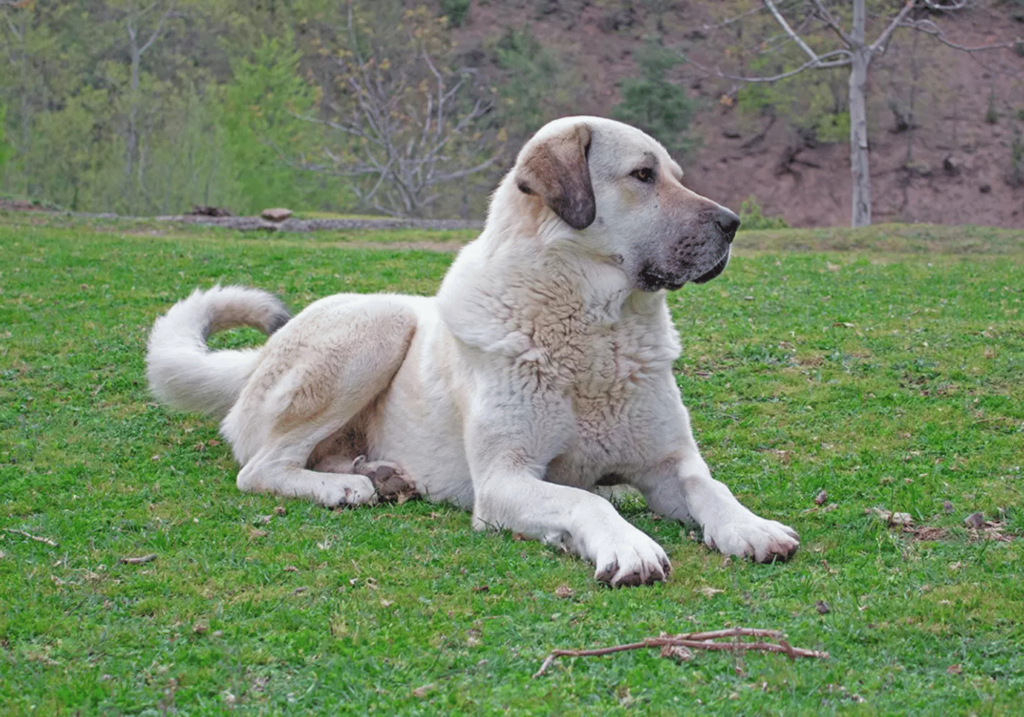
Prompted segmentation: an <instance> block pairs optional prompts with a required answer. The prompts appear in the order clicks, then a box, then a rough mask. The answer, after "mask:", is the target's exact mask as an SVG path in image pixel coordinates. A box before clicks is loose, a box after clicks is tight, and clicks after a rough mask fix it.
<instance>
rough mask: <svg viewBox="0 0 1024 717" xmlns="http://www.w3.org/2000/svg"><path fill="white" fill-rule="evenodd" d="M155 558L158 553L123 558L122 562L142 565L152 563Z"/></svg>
mask: <svg viewBox="0 0 1024 717" xmlns="http://www.w3.org/2000/svg"><path fill="white" fill-rule="evenodd" d="M154 560H156V553H150V554H149V555H143V556H141V557H138V558H121V562H122V563H127V564H128V565H142V564H143V563H151V562H153V561H154Z"/></svg>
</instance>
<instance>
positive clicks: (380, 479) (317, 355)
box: [147, 117, 799, 585]
mask: <svg viewBox="0 0 1024 717" xmlns="http://www.w3.org/2000/svg"><path fill="white" fill-rule="evenodd" d="M681 177H682V171H681V170H680V168H679V165H677V164H676V163H675V162H674V161H673V160H672V159H671V158H670V157H669V155H668V153H667V152H666V151H665V149H664V148H663V147H662V146H661V145H660V144H658V142H656V141H655V140H653V139H652V138H650V137H649V136H647V135H646V134H644V133H643V132H641V131H639V130H637V129H634V128H632V127H629V126H626V125H623V124H620V123H618V122H613V121H611V120H607V119H600V118H596V117H569V118H564V119H559V120H556V121H554V122H551V123H550V124H548V125H546V126H545V127H543V128H542V129H541V130H540V131H539V132H538V133H537V135H536V136H534V137H533V138H532V139H531V140H530V141H529V142H528V143H527V144H526V146H525V147H524V148H523V149H522V151H521V152H520V154H519V157H518V159H517V161H516V164H515V167H514V168H513V169H512V171H511V172H510V173H509V175H508V176H507V177H505V179H504V181H502V183H501V185H500V186H499V187H498V189H497V191H496V192H495V194H494V197H493V199H492V202H491V207H490V212H489V215H488V218H487V223H486V226H485V228H484V231H483V233H482V234H481V235H480V237H479V238H478V239H476V240H475V241H473V242H472V243H470V244H469V245H467V246H466V247H465V248H464V249H463V250H462V252H461V253H460V254H459V256H458V258H457V259H456V260H455V263H454V264H453V265H452V267H451V269H450V270H449V271H448V274H447V276H446V277H445V279H444V282H443V284H442V285H441V289H440V291H439V292H438V294H437V296H436V297H434V298H422V297H412V296H400V295H358V294H341V295H337V296H331V297H328V298H325V299H321V300H320V301H317V302H315V303H313V304H312V305H310V306H309V307H308V308H306V309H305V310H304V311H303V312H302V313H300V314H299V315H298V316H296V317H295V318H293V319H289V316H288V313H287V312H286V310H285V309H284V307H283V306H282V304H281V303H280V302H279V301H278V300H277V299H276V298H274V297H273V296H271V295H269V294H266V293H264V292H262V291H257V290H254V289H245V288H239V287H225V288H219V287H218V288H214V289H211V290H209V291H196V292H195V293H193V294H192V296H190V297H189V298H187V299H185V300H184V301H181V302H179V303H178V304H176V305H175V306H174V307H173V308H171V310H170V311H169V312H168V313H167V315H166V316H164V317H161V318H160V319H158V320H157V322H156V325H155V326H154V327H153V332H152V335H151V336H150V340H149V352H148V356H147V362H148V375H149V381H150V384H151V386H152V389H153V392H154V393H155V395H156V396H157V397H159V398H160V399H161V400H163V401H165V402H166V403H168V404H170V405H171V406H174V407H177V408H181V409H185V410H192V411H203V412H206V413H210V414H213V415H216V416H218V417H223V423H222V424H221V430H222V432H223V434H224V436H225V438H226V439H227V440H228V441H229V442H230V443H231V446H232V449H233V450H234V455H235V458H237V460H238V463H239V464H240V465H241V470H240V471H239V473H238V487H239V488H240V489H241V490H243V491H260V492H266V493H274V494H277V495H282V496H294V497H298V498H306V499H308V500H312V501H316V502H317V503H320V504H322V505H325V506H338V505H357V504H362V503H372V502H374V501H376V500H378V499H380V498H388V497H394V496H395V494H396V493H402V492H404V491H407V490H409V489H411V488H412V486H414V490H415V492H418V493H419V494H421V495H422V496H424V497H426V498H428V499H430V500H437V501H452V502H455V503H457V504H458V505H460V506H462V507H464V508H466V509H471V510H472V511H473V525H474V527H476V528H478V529H481V528H498V529H508V530H512V531H516V532H519V533H523V534H525V535H527V536H530V537H533V538H537V539H540V540H543V541H545V542H547V543H553V544H556V545H560V546H563V547H564V548H566V549H567V550H571V551H573V552H575V553H578V554H579V555H580V556H582V557H583V558H585V559H587V560H589V561H591V562H593V563H594V564H595V565H596V566H597V571H596V577H597V579H598V580H601V581H604V582H606V583H609V584H611V585H638V584H643V583H651V582H655V581H660V580H665V579H666V577H667V576H668V573H669V570H670V564H669V560H668V557H667V556H666V554H665V551H664V550H662V548H661V547H660V546H659V545H658V544H657V543H655V542H654V541H653V540H652V539H651V538H650V537H648V536H647V535H646V534H644V533H643V532H641V531H640V530H638V529H637V528H635V527H633V526H632V525H631V524H630V523H628V522H627V521H626V520H625V519H624V518H622V517H621V516H620V515H619V514H618V512H616V510H615V509H614V507H613V506H612V505H611V504H610V503H609V502H608V501H607V500H605V499H604V498H601V497H599V496H598V495H595V494H594V493H591V492H589V491H590V489H592V488H594V487H595V486H598V485H613V484H619V483H627V484H630V485H632V486H635V487H636V488H638V489H639V490H640V491H641V493H643V495H644V496H645V498H646V499H647V504H648V506H649V507H650V508H651V510H653V511H656V512H657V513H660V514H661V515H664V516H666V517H668V518H672V519H675V520H680V521H684V522H686V523H696V524H697V525H699V526H701V528H702V529H703V532H704V542H705V543H707V544H708V545H709V546H711V547H712V548H717V549H718V550H720V551H722V552H723V553H726V554H729V555H739V556H746V557H752V558H754V559H755V560H758V561H771V560H775V559H786V558H789V557H790V556H791V555H792V554H793V553H794V552H795V551H796V549H797V547H798V545H799V539H798V536H797V534H796V533H795V532H794V531H793V530H791V529H790V528H788V527H786V526H784V525H782V524H780V523H777V522H775V521H771V520H765V519H763V518H759V517H758V516H756V515H754V514H753V513H752V512H751V511H749V510H747V509H746V508H744V507H743V506H742V505H740V503H739V502H738V501H737V500H736V498H734V497H733V495H732V493H731V492H730V491H729V489H728V488H726V487H725V486H724V485H723V484H722V483H719V482H718V481H716V480H714V479H712V477H711V473H710V471H709V470H708V467H707V464H705V462H704V460H703V459H702V458H701V456H700V453H699V452H698V450H697V445H696V443H695V442H694V439H693V435H692V433H691V431H690V420H689V416H688V414H687V411H686V409H685V408H684V407H683V404H682V401H681V400H680V397H679V391H678V389H677V387H676V384H675V380H674V379H673V377H672V362H673V361H674V360H675V359H676V357H677V356H678V355H679V351H680V346H679V337H678V334H677V333H676V329H675V328H674V326H673V324H672V320H671V318H670V317H669V312H668V309H667V306H666V301H665V292H666V290H674V289H679V288H680V287H682V286H683V285H684V284H686V283H688V282H693V283H702V282H705V281H708V280H710V279H712V278H714V277H715V276H717V275H718V274H720V273H721V272H722V270H723V269H724V268H725V265H726V263H727V262H728V260H729V247H730V243H731V242H732V239H733V236H734V235H735V233H736V229H737V227H738V226H739V223H740V222H739V219H738V218H737V216H736V215H735V214H733V213H732V212H730V211H729V210H728V209H725V208H724V207H722V206H720V205H718V204H716V203H715V202H712V201H710V200H709V199H705V198H704V197H701V196H699V195H697V194H695V193H693V192H691V191H690V190H688V189H686V188H685V187H684V186H683V185H682V184H681V183H680V179H681ZM240 325H246V326H254V327H256V328H258V329H261V330H262V331H264V332H265V333H267V334H268V335H270V338H269V339H268V340H267V342H266V344H265V345H264V346H263V347H262V348H261V349H259V350H245V351H234V350H224V351H214V352H211V351H209V350H208V349H207V346H206V337H207V336H208V335H209V334H210V333H211V332H214V331H218V330H222V329H226V328H230V327H233V326H240ZM410 483H411V485H410Z"/></svg>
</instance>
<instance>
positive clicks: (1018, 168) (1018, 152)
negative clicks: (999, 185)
mask: <svg viewBox="0 0 1024 717" xmlns="http://www.w3.org/2000/svg"><path fill="white" fill-rule="evenodd" d="M1006 183H1007V184H1009V185H1010V186H1011V187H1024V136H1022V134H1021V131H1020V129H1019V128H1017V127H1014V130H1013V138H1012V139H1011V140H1010V171H1009V172H1008V173H1007V175H1006Z"/></svg>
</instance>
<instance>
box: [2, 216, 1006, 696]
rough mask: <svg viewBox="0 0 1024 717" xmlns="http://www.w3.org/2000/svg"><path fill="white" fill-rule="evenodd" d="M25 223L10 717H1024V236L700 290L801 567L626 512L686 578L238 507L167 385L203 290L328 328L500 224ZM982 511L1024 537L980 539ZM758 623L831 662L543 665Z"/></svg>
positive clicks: (413, 284) (712, 345) (224, 455)
mask: <svg viewBox="0 0 1024 717" xmlns="http://www.w3.org/2000/svg"><path fill="white" fill-rule="evenodd" d="M0 223H2V225H0V291H2V293H0V713H3V714H25V713H29V712H32V711H35V712H36V713H38V714H59V713H63V714H72V713H81V714H163V713H167V712H171V711H176V712H177V713H180V714H216V713H220V712H225V713H226V712H239V713H244V714H303V713H312V714H339V713H344V714H349V713H351V714H365V713H371V712H372V713H381V714H394V713H400V714H424V715H436V714H449V713H450V714H473V715H475V714H492V713H505V712H506V711H507V712H511V713H513V714H523V713H535V714H557V713H564V714H574V715H575V714H579V715H593V714H624V713H627V712H630V711H638V712H641V713H650V714H681V713H707V714H724V713H735V714H755V713H785V714H814V715H817V714H823V713H825V714H827V713H846V712H856V713H865V714H894V713H904V714H940V713H948V714H968V713H976V714H1016V713H1018V712H1019V709H1020V704H1022V701H1024V653H1022V650H1021V645H1022V644H1024V575H1022V573H1024V569H1022V566H1024V549H1022V540H1021V537H1020V536H1021V535H1022V534H1024V514H1022V509H1021V503H1022V493H1024V391H1022V390H1021V386H1022V385H1024V291H1022V289H1024V284H1022V282H1021V277H1022V276H1024V240H1022V237H1021V235H1020V233H1013V232H1008V231H997V230H989V229H976V228H958V229H951V228H941V227H875V228H872V229H869V230H863V231H860V232H851V231H849V230H813V231H794V230H789V231H775V232H768V231H766V232H750V233H746V234H741V235H740V237H739V239H738V240H737V246H738V248H739V250H738V255H737V256H736V258H735V259H734V261H733V263H732V265H731V266H730V267H729V269H728V270H727V271H726V272H725V274H723V275H722V277H720V278H719V279H716V280H715V281H714V282H712V283H710V284H707V285H705V286H690V287H686V288H685V289H683V290H682V291H680V292H677V293H676V294H674V295H673V296H672V298H671V304H672V309H673V312H674V314H675V317H676V320H677V325H678V326H679V329H680V331H681V334H682V339H683V346H684V353H683V357H682V358H681V359H680V361H679V363H678V367H677V368H678V381H679V385H680V388H681V390H682V392H683V395H684V398H685V400H686V402H687V404H688V405H689V407H690V409H691V412H692V415H693V422H694V427H695V431H696V434H697V438H698V441H699V442H700V444H701V446H702V449H703V451H704V454H705V457H706V459H707V461H708V463H709V464H710V465H711V467H712V471H713V472H714V473H715V474H716V475H717V477H719V478H720V479H722V480H724V481H725V482H726V483H728V484H729V485H730V486H731V487H732V489H733V491H734V492H736V493H737V495H738V496H739V497H740V498H741V500H743V501H744V502H745V503H746V504H747V505H748V506H750V507H751V508H753V509H754V510H756V511H758V512H760V513H762V514H765V515H768V516H771V517H774V518H777V519H779V520H782V521H784V522H786V523H788V524H790V525H793V526H794V527H795V528H797V529H798V530H799V531H800V533H801V535H802V538H803V544H802V548H801V550H800V552H799V553H798V554H797V556H796V557H795V558H794V559H793V561H792V562H790V563H788V564H785V565H754V564H750V563H747V562H743V561H738V560H730V561H727V560H724V559H723V558H722V556H720V555H718V554H716V553H713V552H711V551H709V550H708V549H706V548H705V547H704V546H703V545H702V544H700V543H698V542H695V538H698V537H699V536H695V535H692V534H691V533H690V531H689V530H686V529H681V528H680V527H679V526H678V525H674V524H671V523H669V522H667V521H659V520H656V519H655V518H654V517H653V516H651V515H650V514H649V513H647V512H646V511H645V510H644V508H643V505H642V504H641V503H640V501H639V500H627V502H626V503H625V505H624V506H623V512H624V513H625V514H626V515H627V516H628V517H629V518H630V520H632V521H633V522H634V523H635V524H637V525H638V526H639V527H641V528H642V529H643V530H645V531H648V532H649V533H650V534H652V535H653V536H654V537H655V538H656V539H657V540H659V541H660V542H661V543H662V545H664V546H665V547H666V549H667V550H668V552H669V554H670V556H671V558H672V561H673V564H674V566H675V571H674V573H673V575H672V578H671V580H670V581H669V582H668V583H667V584H662V585H657V586H654V587H649V588H639V589H624V590H609V589H606V588H602V587H601V586H600V585H598V584H597V583H596V582H595V581H594V580H593V578H592V573H593V568H592V567H591V566H589V565H586V564H583V563H582V562H580V561H579V560H577V559H574V558H572V557H569V556H565V555H562V554H559V553H557V552H555V551H554V550H552V549H550V548H547V547H545V546H542V545H540V544H538V543H534V542H521V541H517V540H514V539H513V538H512V537H511V536H510V535H507V534H498V535H495V534H478V533H474V532H473V531H472V530H471V529H470V521H469V515H468V514H466V513H463V512H460V511H457V510H454V509H452V508H450V507H446V506H437V505H429V504H425V503H408V504H405V505H402V506H380V507H375V508H369V509H359V510H352V511H342V512H329V511H326V510H323V509H320V508H317V507H315V506H312V505H308V504H305V503H301V502H288V501H280V500H275V499H273V498H270V497H266V496H251V495H243V494H240V493H238V492H237V491H236V489H235V486H234V474H235V466H234V465H233V462H232V460H231V457H230V453H229V450H228V448H227V447H226V446H225V445H223V444H222V443H221V442H220V441H219V437H218V434H217V430H216V425H215V423H214V422H213V421H211V420H209V419H206V418H203V417H199V416H191V415H180V414H174V413H170V412H168V411H166V410H164V409H163V408H161V407H158V406H156V405H155V404H154V403H153V402H152V399H151V398H150V397H149V396H148V395H147V390H146V384H145V377H144V367H143V354H144V347H145V341H146V335H147V332H148V330H149V327H150V325H151V324H152V321H153V319H154V318H155V317H156V316H157V315H158V314H160V313H161V312H163V311H165V310H166V309H167V308H168V307H169V306H170V305H171V303H173V302H174V301H175V300H177V299H178V298H181V297H184V296H185V295H187V293H188V292H189V291H191V289H192V288H193V287H195V286H209V285H211V284H213V283H216V282H221V283H228V282H240V283H246V284H252V285H256V286H260V287H264V288H267V289H270V290H272V291H275V292H279V293H280V294H281V295H282V296H283V297H284V298H285V300H286V301H287V302H288V303H289V305H290V306H292V307H293V308H295V309H298V308H301V307H302V306H304V305H305V304H307V303H308V302H310V301H311V300H313V299H315V298H318V297H320V296H324V295H327V294H330V293H334V292H336V291H341V290H348V291H366V292H370V291H402V292H408V293H419V294H430V293H432V292H433V291H434V290H435V288H436V287H437V285H438V282H439V281H440V279H441V277H442V276H443V273H444V271H445V269H446V267H447V266H448V264H449V263H450V261H451V255H450V254H445V253H438V252H430V251H424V250H417V249H416V248H415V247H416V246H417V245H419V244H422V246H434V245H437V244H439V243H444V242H448V241H452V240H465V239H466V238H468V236H469V234H467V233H434V232H431V233H424V232H417V231H412V230H408V231H396V232H384V233H373V234H359V233H355V232H352V233H348V234H346V235H342V234H317V235H312V236H305V235H286V234H279V235H270V236H268V235H253V234H244V235H243V234H235V233H229V232H222V231H212V230H207V229H202V228H196V227H190V228H187V229H179V228H172V227H170V226H168V225H162V224H159V223H147V222H113V221H107V220H91V221H88V222H83V221H81V220H75V219H71V218H66V217H56V218H55V217H42V216H23V215H7V216H3V217H0ZM387 243H395V246H396V247H398V246H402V247H413V248H402V249H387V248H379V247H380V246H381V245H382V244H387ZM370 245H372V246H375V247H378V248H375V249H368V248H365V247H366V246H370ZM743 247H747V249H746V250H744V248H743ZM251 339H252V336H251V333H239V334H236V335H228V336H225V337H223V338H222V339H221V343H220V345H233V344H238V343H244V342H246V341H250V340H251ZM821 490H825V491H827V494H828V498H827V501H826V504H825V505H823V506H820V507H819V506H816V505H815V503H814V498H815V496H816V495H817V494H818V493H819V491H821ZM944 502H948V503H949V504H951V505H952V512H946V510H944ZM278 505H283V506H284V508H286V512H285V514H284V515H278V514H276V513H275V507H276V506H278ZM872 507H883V508H886V509H888V510H893V511H901V512H907V513H910V514H911V516H912V517H913V518H914V520H915V524H916V526H917V527H922V526H924V527H928V528H935V529H937V530H938V529H942V532H941V533H940V532H937V531H936V532H933V533H931V534H930V535H931V536H934V535H940V536H941V539H938V540H926V539H922V538H926V537H929V534H928V533H924V532H920V531H919V532H918V533H916V534H915V533H911V532H901V531H900V530H898V529H896V528H892V527H889V526H887V525H886V524H885V523H884V522H883V521H881V520H879V519H878V518H877V517H875V516H873V515H867V514H865V510H866V509H868V508H872ZM974 511H983V512H984V513H985V517H986V518H987V519H988V520H990V521H1000V522H1001V523H1002V524H1003V525H1002V534H1003V535H1004V537H1005V538H1006V540H990V539H982V538H980V537H979V536H978V535H974V534H972V533H970V532H969V531H967V530H966V529H965V528H964V527H963V523H962V520H963V518H964V517H965V516H966V515H967V514H969V513H972V512H974ZM12 531H24V533H28V534H31V535H35V536H39V537H44V538H47V539H50V540H52V541H55V542H56V543H57V546H56V547H54V546H51V545H48V544H46V543H42V542H38V541H35V540H31V539H30V538H28V537H26V536H25V535H23V534H22V533H19V532H12ZM148 553H156V554H157V555H158V557H157V559H156V560H155V561H153V562H150V563H146V564H141V565H131V564H124V563H121V562H119V561H120V559H121V558H123V557H126V556H139V555H143V554H148ZM563 586H567V587H568V588H570V589H571V590H572V591H573V592H572V595H571V596H569V597H565V598H561V597H558V596H557V595H556V589H558V588H560V587H563ZM708 588H713V589H714V590H717V591H720V592H715V591H714V590H707V589H708ZM819 601H824V602H825V603H827V604H828V607H829V611H828V612H827V613H825V614H821V613H819V610H818V609H817V607H816V604H817V603H818V602H819ZM730 625H740V626H748V627H770V628H778V629H781V630H784V631H785V632H786V633H787V634H788V638H789V640H790V641H791V642H792V643H793V644H794V645H797V646H800V647H807V648H817V649H824V650H828V651H829V652H830V653H831V657H830V658H829V659H828V660H802V661H797V662H790V661H788V660H787V659H786V658H784V657H782V656H779V655H764V654H748V655H744V656H742V657H739V656H734V655H729V654H713V653H699V654H698V655H697V656H696V657H695V659H694V660H693V661H691V662H688V663H683V664H678V663H676V662H674V661H672V660H668V659H663V658H659V657H658V655H657V653H656V652H653V651H652V652H628V653H621V654H617V655H614V656H610V657H600V658H596V657H595V658H586V659H583V658H580V659H576V660H572V659H562V660H560V661H558V662H557V663H556V664H555V665H554V666H552V668H551V669H550V670H549V672H548V674H547V675H546V676H545V677H542V678H540V679H531V675H532V674H533V673H534V672H535V671H536V670H537V668H538V667H539V665H540V662H541V660H542V659H543V658H544V656H545V655H546V654H547V653H548V651H549V650H551V649H552V648H574V647H595V646H602V645H609V644H616V643H624V642H631V641H635V640H639V639H642V638H643V637H646V636H651V635H657V634H658V633H659V632H662V631H665V632H669V633H675V632H684V631H695V630H711V629H719V628H723V627H726V626H730ZM1014 705H1017V706H1016V707H1014Z"/></svg>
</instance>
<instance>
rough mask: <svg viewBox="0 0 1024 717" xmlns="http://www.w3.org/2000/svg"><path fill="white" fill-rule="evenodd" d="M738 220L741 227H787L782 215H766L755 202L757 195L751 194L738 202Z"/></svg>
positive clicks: (752, 228) (751, 228)
mask: <svg viewBox="0 0 1024 717" xmlns="http://www.w3.org/2000/svg"><path fill="white" fill-rule="evenodd" d="M740 220H741V221H742V222H743V225H742V228H743V229H750V230H754V229H788V228H789V224H787V223H786V220H785V219H783V218H782V217H778V216H776V217H766V216H765V215H764V212H762V211H761V205H760V204H758V203H757V197H755V196H754V195H753V194H751V195H750V196H749V197H747V198H746V199H744V200H743V201H742V202H741V203H740Z"/></svg>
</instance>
